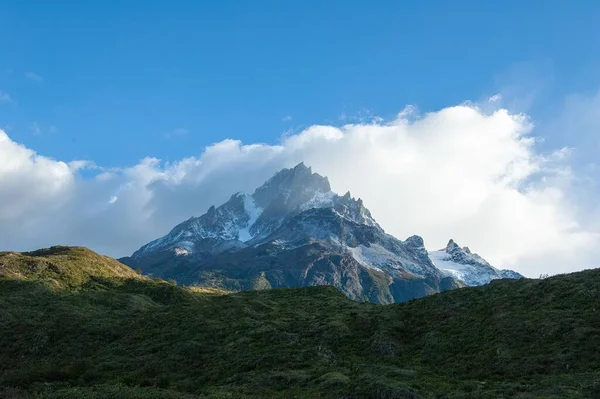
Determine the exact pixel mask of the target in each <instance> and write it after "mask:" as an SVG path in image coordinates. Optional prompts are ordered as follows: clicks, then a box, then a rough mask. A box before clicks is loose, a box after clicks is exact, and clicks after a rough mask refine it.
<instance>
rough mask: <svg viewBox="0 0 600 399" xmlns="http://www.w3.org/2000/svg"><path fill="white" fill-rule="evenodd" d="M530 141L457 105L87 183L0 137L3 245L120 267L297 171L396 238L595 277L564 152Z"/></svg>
mask: <svg viewBox="0 0 600 399" xmlns="http://www.w3.org/2000/svg"><path fill="white" fill-rule="evenodd" d="M532 132H534V126H533V124H532V123H531V121H530V120H529V118H528V117H527V116H526V115H521V114H512V113H510V112H508V111H507V110H504V109H496V110H493V111H491V112H484V111H482V110H481V109H479V108H478V107H476V106H473V105H460V106H455V107H449V108H444V109H441V110H439V111H436V112H430V113H426V114H424V115H419V114H418V113H417V112H416V110H415V109H414V108H408V109H405V110H404V111H401V112H399V114H398V117H397V118H396V119H394V120H391V121H382V120H381V119H372V120H371V121H369V122H361V123H355V124H347V125H344V126H341V127H340V126H329V125H315V126H311V127H309V128H307V129H305V130H304V131H302V132H300V133H297V134H293V135H289V136H286V137H283V138H282V141H281V143H280V144H279V145H269V144H243V143H241V142H240V141H238V140H232V139H228V140H223V141H221V142H219V143H216V144H213V145H211V146H209V147H207V148H205V149H204V150H203V151H202V152H201V153H200V154H199V155H197V156H191V157H188V158H184V159H181V160H179V161H177V162H173V163H166V164H165V163H162V162H161V161H160V160H158V159H156V158H145V159H143V160H142V161H140V162H139V163H138V164H137V165H133V166H130V167H124V168H122V169H119V170H111V171H107V170H103V169H102V168H98V174H97V176H96V177H95V178H91V179H84V178H82V177H81V176H79V174H78V172H77V170H76V168H72V167H70V166H69V165H67V164H66V163H64V162H60V161H55V160H51V159H49V158H45V157H42V156H40V155H37V154H35V152H33V151H32V150H30V149H27V148H25V147H23V146H20V145H18V144H16V143H14V142H13V141H11V140H10V138H9V137H8V136H7V135H6V134H5V133H4V132H2V133H1V134H0V159H2V160H3V161H1V162H0V209H3V210H4V209H6V210H7V211H4V212H3V213H0V242H1V243H3V244H2V245H3V246H5V247H6V248H12V249H29V248H35V247H39V246H44V245H51V244H58V243H62V244H71V245H75V244H78V245H87V246H90V247H92V248H93V249H96V250H99V251H101V252H105V253H108V254H110V255H114V256H123V255H127V254H129V253H131V252H132V251H133V250H135V249H137V247H139V246H140V245H142V244H144V243H145V242H147V241H149V240H151V239H154V238H156V237H158V236H160V235H163V234H165V233H166V232H168V231H169V230H170V229H171V228H172V227H173V226H174V225H175V224H177V223H179V222H181V221H182V220H184V219H187V218H189V217H190V216H192V215H200V214H202V213H204V212H205V211H206V210H207V209H208V207H209V206H211V205H213V204H216V205H218V204H220V203H222V202H223V201H225V200H226V199H227V198H228V197H229V196H230V195H231V194H232V193H234V192H237V191H247V192H250V191H252V190H253V189H254V188H256V187H257V186H259V185H260V184H262V183H263V182H264V181H265V180H266V179H268V178H269V177H270V176H271V175H272V174H273V173H275V172H276V171H277V170H279V169H281V168H283V167H290V166H293V165H295V164H297V163H298V162H301V161H304V162H305V163H306V164H307V165H310V166H312V167H313V170H314V171H316V172H318V173H320V174H322V175H325V176H328V177H329V180H330V182H331V184H332V188H333V189H334V190H335V191H337V192H346V191H348V190H349V191H351V192H352V193H353V195H355V196H359V197H361V198H363V200H364V202H365V205H366V206H367V207H369V209H370V210H371V211H372V213H373V216H374V217H375V218H376V219H377V220H378V221H379V223H380V224H381V225H382V227H384V229H386V231H387V232H389V233H391V234H393V235H396V236H398V237H399V238H403V237H408V236H410V235H413V234H419V235H422V236H423V237H424V238H425V243H426V245H427V247H428V248H430V249H436V248H438V247H442V246H444V245H445V243H446V242H447V241H448V239H449V238H451V237H453V238H456V239H457V240H458V241H459V242H461V243H464V244H465V245H469V246H470V247H471V248H473V249H475V250H476V251H477V252H479V253H481V254H482V255H483V256H485V257H486V258H488V260H490V262H492V263H494V264H496V265H497V266H500V267H508V266H510V267H514V268H515V269H516V270H518V271H520V272H523V273H524V274H527V275H530V276H536V275H537V274H539V273H556V272H564V271H569V270H576V269H581V268H584V267H592V266H594V265H593V261H594V259H595V258H594V256H595V254H597V252H598V250H597V249H596V248H598V247H600V246H599V245H598V244H600V238H599V234H600V230H598V229H596V230H595V229H594V228H593V227H589V226H590V225H589V224H587V226H588V227H583V226H582V224H581V223H580V221H579V220H578V219H577V217H576V213H577V212H576V211H577V209H576V207H575V205H574V201H573V199H572V198H570V197H569V193H570V190H569V188H570V186H571V184H572V180H573V175H572V173H571V171H570V168H569V165H568V164H567V163H566V161H567V160H568V151H567V150H564V149H557V151H556V152H554V153H540V152H539V150H538V149H537V146H536V140H535V138H534V136H532ZM5 154H12V155H11V158H10V161H9V162H5V161H4V159H9V158H4V157H3V155H5ZM11 207H12V208H11Z"/></svg>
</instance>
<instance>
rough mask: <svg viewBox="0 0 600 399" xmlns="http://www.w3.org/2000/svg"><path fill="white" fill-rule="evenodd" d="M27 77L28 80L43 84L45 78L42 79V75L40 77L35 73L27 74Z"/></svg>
mask: <svg viewBox="0 0 600 399" xmlns="http://www.w3.org/2000/svg"><path fill="white" fill-rule="evenodd" d="M25 77H27V79H31V80H35V81H36V82H43V81H44V78H43V77H41V76H40V75H38V74H37V73H35V72H31V71H30V72H25Z"/></svg>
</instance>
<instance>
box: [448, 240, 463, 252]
mask: <svg viewBox="0 0 600 399" xmlns="http://www.w3.org/2000/svg"><path fill="white" fill-rule="evenodd" d="M457 250H458V251H460V246H459V245H458V244H457V243H456V242H454V240H453V239H450V241H448V245H446V249H445V251H446V252H447V253H449V254H450V253H452V252H455V251H457Z"/></svg>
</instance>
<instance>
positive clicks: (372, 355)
mask: <svg viewBox="0 0 600 399" xmlns="http://www.w3.org/2000/svg"><path fill="white" fill-rule="evenodd" d="M32 262H33V263H32ZM8 269H10V273H2V274H0V348H1V350H0V365H1V366H0V397H1V398H13V399H21V398H23V399H25V398H47V399H65V398H73V399H75V398H90V399H106V398H121V399H138V398H167V399H192V398H217V399H219V398H240V399H249V398H280V399H283V398H299V399H302V398H323V399H327V398H332V399H333V398H347V399H363V398H404V399H407V398H410V399H417V398H598V397H600V384H599V380H598V376H599V375H600V363H599V362H598V357H597V348H598V347H600V314H599V312H598V311H597V310H598V303H599V301H600V294H599V293H600V270H588V271H583V272H579V273H573V274H570V275H562V276H555V277H550V278H547V279H543V280H537V279H535V280H534V279H520V280H507V279H502V280H494V281H492V282H491V283H490V284H486V285H484V286H480V287H469V288H463V289H459V290H451V291H446V292H443V293H440V294H435V295H431V296H428V297H426V298H422V299H418V300H414V301H410V302H408V303H401V304H393V305H388V306H378V305H375V304H370V303H357V302H354V301H351V300H348V299H347V298H346V297H345V296H344V295H342V294H341V293H340V292H339V291H337V290H336V289H334V288H332V287H303V288H288V289H274V290H266V291H247V292H238V293H224V292H219V291H207V290H201V291H200V292H196V290H194V289H190V288H187V287H180V286H177V285H175V284H171V283H167V282H165V281H160V280H156V279H150V278H144V277H143V276H139V275H138V274H137V273H135V272H134V271H133V270H131V269H129V268H127V267H126V266H124V265H119V264H118V263H117V262H116V261H114V260H111V259H110V258H106V257H103V256H100V255H97V254H95V253H93V252H91V251H89V250H85V249H83V248H66V247H57V248H50V249H46V250H41V251H34V252H31V253H22V254H20V253H15V252H10V253H2V254H0V271H2V270H8ZM32 269H34V270H33V271H32ZM77 276H79V277H77Z"/></svg>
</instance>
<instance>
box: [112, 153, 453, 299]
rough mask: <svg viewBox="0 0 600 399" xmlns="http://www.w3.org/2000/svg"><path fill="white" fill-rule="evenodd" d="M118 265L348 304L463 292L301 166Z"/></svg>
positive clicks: (418, 248) (415, 244)
mask: <svg viewBox="0 0 600 399" xmlns="http://www.w3.org/2000/svg"><path fill="white" fill-rule="evenodd" d="M120 260H121V261H122V262H123V263H125V264H127V265H130V266H131V267H134V268H141V269H142V270H143V271H144V273H147V274H150V275H153V276H157V277H161V278H165V279H175V280H176V281H178V282H180V283H182V284H185V285H202V286H214V287H219V288H225V289H229V290H247V289H262V288H276V287H300V286H311V285H332V286H334V287H336V288H338V289H339V290H341V291H342V292H343V293H344V294H346V295H347V296H348V297H349V298H351V299H354V300H359V301H364V300H367V301H372V302H377V303H392V302H401V301H407V300H410V299H413V298H418V297H422V296H425V295H429V294H433V293H436V292H441V291H444V290H447V289H453V288H457V287H461V286H463V285H464V284H463V283H461V282H460V281H458V280H457V279H455V278H454V277H455V276H454V275H450V274H448V273H445V272H443V271H441V270H440V269H438V268H437V267H436V266H435V265H434V264H433V262H432V261H431V259H430V257H429V255H428V253H427V250H426V249H425V245H424V243H423V239H422V238H421V237H419V236H412V237H409V238H408V239H406V240H405V241H401V240H398V239H397V238H395V237H393V236H391V235H389V234H387V233H385V231H384V230H383V229H382V228H381V226H380V225H379V224H378V223H377V222H376V221H375V220H374V218H373V216H372V215H371V213H370V212H369V210H368V209H367V208H366V207H365V205H364V204H363V202H362V200H361V199H355V198H353V197H352V196H351V195H350V193H349V192H348V193H346V194H344V195H342V196H340V195H338V194H335V193H334V192H332V191H331V187H330V184H329V181H328V179H327V178H326V177H323V176H321V175H319V174H317V173H313V172H312V170H311V168H310V167H307V166H305V165H304V164H303V163H300V164H298V165H297V166H296V167H294V168H291V169H283V170H281V171H280V172H278V173H276V174H275V175H274V176H273V177H272V178H271V179H269V180H268V181H267V182H266V183H265V184H263V185H262V186H261V187H259V188H257V189H256V190H255V191H254V193H253V194H251V195H249V194H243V193H236V194H234V195H233V196H232V197H231V198H230V199H229V200H228V201H227V202H226V203H224V204H223V205H221V206H219V207H217V208H215V207H214V206H212V207H210V209H209V210H208V211H207V212H206V213H205V214H204V215H202V216H199V217H192V218H190V219H188V220H186V221H185V222H183V223H181V224H179V225H178V226H176V227H175V228H174V229H173V230H171V232H169V233H168V234H167V235H166V236H164V237H161V238H159V239H157V240H154V241H152V242H150V243H148V244H146V245H144V246H143V247H141V248H140V249H139V250H137V251H136V252H135V253H134V254H133V255H132V256H131V257H127V258H122V259H120Z"/></svg>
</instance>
